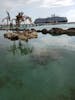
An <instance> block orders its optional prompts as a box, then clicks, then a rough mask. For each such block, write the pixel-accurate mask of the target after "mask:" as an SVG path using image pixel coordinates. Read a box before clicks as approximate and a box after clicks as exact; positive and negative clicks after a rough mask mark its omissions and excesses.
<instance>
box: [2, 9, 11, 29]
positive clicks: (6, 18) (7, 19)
mask: <svg viewBox="0 0 75 100" xmlns="http://www.w3.org/2000/svg"><path fill="white" fill-rule="evenodd" d="M6 13H7V16H6V17H5V18H3V19H2V22H4V21H5V20H6V21H7V27H8V25H9V21H10V14H9V12H8V11H6Z"/></svg>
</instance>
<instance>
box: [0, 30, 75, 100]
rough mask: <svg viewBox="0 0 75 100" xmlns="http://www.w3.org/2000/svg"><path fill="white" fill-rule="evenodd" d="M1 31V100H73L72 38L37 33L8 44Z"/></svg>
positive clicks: (74, 39) (74, 45)
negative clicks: (29, 38) (26, 40)
mask: <svg viewBox="0 0 75 100" xmlns="http://www.w3.org/2000/svg"><path fill="white" fill-rule="evenodd" d="M3 34H4V31H0V100H75V37H70V36H67V35H62V36H51V35H49V34H47V35H42V34H41V33H39V37H38V38H37V39H32V40H29V41H28V42H24V41H10V40H8V39H4V37H3Z"/></svg>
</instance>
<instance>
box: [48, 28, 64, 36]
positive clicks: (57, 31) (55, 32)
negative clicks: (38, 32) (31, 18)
mask: <svg viewBox="0 0 75 100" xmlns="http://www.w3.org/2000/svg"><path fill="white" fill-rule="evenodd" d="M49 33H50V34H52V35H62V34H65V30H63V29H61V28H52V29H51V30H49Z"/></svg>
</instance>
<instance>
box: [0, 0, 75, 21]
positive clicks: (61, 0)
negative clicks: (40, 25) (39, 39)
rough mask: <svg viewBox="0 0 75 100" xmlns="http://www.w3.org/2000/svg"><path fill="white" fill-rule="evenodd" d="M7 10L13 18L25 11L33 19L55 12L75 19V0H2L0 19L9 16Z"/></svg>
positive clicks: (72, 19)
mask: <svg viewBox="0 0 75 100" xmlns="http://www.w3.org/2000/svg"><path fill="white" fill-rule="evenodd" d="M6 10H7V11H9V12H10V15H11V16H12V18H13V17H15V15H16V14H17V13H18V12H21V11H23V12H24V14H25V15H29V16H31V17H32V19H33V20H34V19H35V18H38V17H49V16H51V14H54V13H55V14H56V15H58V16H66V17H67V18H68V20H69V21H75V0H0V20H1V19H2V18H4V17H6V16H7V15H6Z"/></svg>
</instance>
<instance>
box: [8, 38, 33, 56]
mask: <svg viewBox="0 0 75 100" xmlns="http://www.w3.org/2000/svg"><path fill="white" fill-rule="evenodd" d="M32 51H33V48H32V47H30V46H28V45H27V44H24V43H22V42H21V40H19V41H18V44H17V43H16V41H13V45H11V46H10V49H9V52H12V54H13V55H16V54H18V53H20V54H21V55H27V54H30V53H32Z"/></svg>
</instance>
